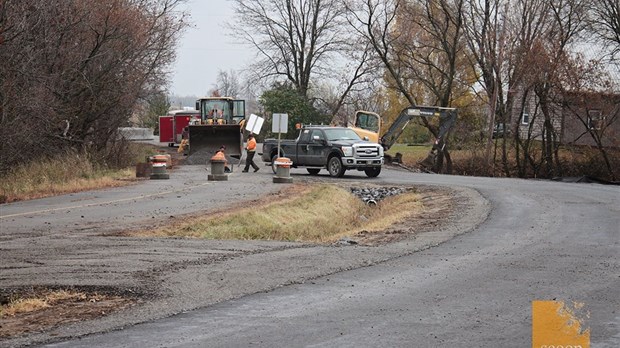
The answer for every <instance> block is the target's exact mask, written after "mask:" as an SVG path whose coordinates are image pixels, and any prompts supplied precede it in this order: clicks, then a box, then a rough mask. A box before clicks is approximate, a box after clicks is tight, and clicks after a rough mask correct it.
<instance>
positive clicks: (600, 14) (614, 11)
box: [590, 0, 620, 61]
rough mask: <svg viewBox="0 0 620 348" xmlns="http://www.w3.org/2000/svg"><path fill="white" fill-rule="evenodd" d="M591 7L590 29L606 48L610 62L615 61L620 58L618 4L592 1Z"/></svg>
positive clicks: (619, 10) (609, 0)
mask: <svg viewBox="0 0 620 348" xmlns="http://www.w3.org/2000/svg"><path fill="white" fill-rule="evenodd" d="M591 6H592V7H591V12H592V14H591V16H590V23H591V25H592V29H593V31H594V33H595V35H596V36H597V38H598V39H599V40H600V42H602V43H603V45H605V46H606V47H607V48H608V50H609V52H610V57H611V59H612V61H613V60H616V59H617V58H618V57H619V56H620V2H618V0H593V1H592V4H591Z"/></svg>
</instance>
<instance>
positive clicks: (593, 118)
mask: <svg viewBox="0 0 620 348" xmlns="http://www.w3.org/2000/svg"><path fill="white" fill-rule="evenodd" d="M604 123H605V117H604V116H602V115H601V110H596V109H593V110H588V129H591V130H601V128H603V124H604Z"/></svg>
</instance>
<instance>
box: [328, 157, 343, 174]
mask: <svg viewBox="0 0 620 348" xmlns="http://www.w3.org/2000/svg"><path fill="white" fill-rule="evenodd" d="M327 170H329V175H331V176H333V177H335V178H340V177H342V176H343V175H344V166H343V165H342V160H340V157H337V156H334V157H332V158H330V159H329V161H328V162H327Z"/></svg>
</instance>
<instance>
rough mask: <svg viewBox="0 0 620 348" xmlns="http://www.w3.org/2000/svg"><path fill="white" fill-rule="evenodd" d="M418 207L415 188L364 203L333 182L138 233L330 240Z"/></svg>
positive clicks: (373, 227) (386, 222)
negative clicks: (373, 204) (287, 196)
mask: <svg viewBox="0 0 620 348" xmlns="http://www.w3.org/2000/svg"><path fill="white" fill-rule="evenodd" d="M418 209H421V205H420V204H419V203H418V196H417V195H416V194H415V193H405V194H402V195H400V196H397V197H392V198H391V199H386V200H384V201H382V202H380V204H379V205H378V206H377V207H369V206H366V205H365V204H364V203H363V202H362V201H361V200H360V199H359V198H357V197H355V196H354V195H352V194H351V193H350V192H349V191H348V190H346V189H343V188H340V187H337V186H333V185H318V186H309V187H308V188H307V189H305V190H304V191H302V192H299V193H298V194H297V195H296V197H294V198H291V199H288V200H285V201H277V202H272V203H268V204H266V205H264V206H261V207H260V208H259V209H257V208H256V207H252V208H244V209H238V210H234V211H230V212H226V213H222V214H218V215H216V216H205V217H196V218H193V219H189V220H188V219H185V220H184V222H182V223H180V224H176V225H173V226H166V227H162V228H159V229H156V230H151V231H142V232H138V233H137V235H141V236H161V237H172V236H174V237H190V238H206V239H242V240H244V239H245V240H283V241H300V242H319V243H325V242H332V241H335V240H337V239H339V238H342V237H344V236H347V235H353V234H355V233H357V232H359V231H361V230H367V231H368V230H370V231H372V230H382V229H384V228H386V227H388V226H390V225H392V224H393V223H395V222H396V221H398V220H400V219H402V218H404V217H405V216H407V215H410V214H411V213H413V212H415V211H416V210H418Z"/></svg>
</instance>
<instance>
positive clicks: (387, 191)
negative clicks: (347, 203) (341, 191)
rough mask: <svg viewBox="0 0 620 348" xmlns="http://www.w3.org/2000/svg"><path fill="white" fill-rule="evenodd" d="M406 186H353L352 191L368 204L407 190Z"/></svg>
mask: <svg viewBox="0 0 620 348" xmlns="http://www.w3.org/2000/svg"><path fill="white" fill-rule="evenodd" d="M406 191H407V189H406V188H404V187H351V193H352V194H354V195H356V196H358V197H359V198H360V199H361V200H362V201H363V202H364V203H366V204H377V202H379V201H380V200H382V199H385V198H387V197H390V196H396V195H399V194H401V193H404V192H406Z"/></svg>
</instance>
